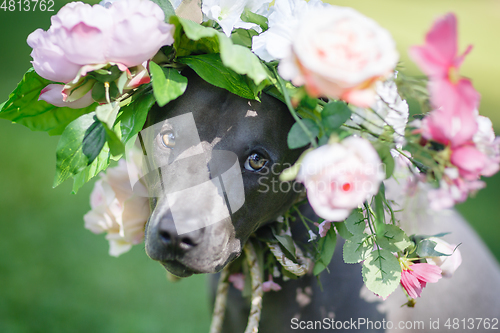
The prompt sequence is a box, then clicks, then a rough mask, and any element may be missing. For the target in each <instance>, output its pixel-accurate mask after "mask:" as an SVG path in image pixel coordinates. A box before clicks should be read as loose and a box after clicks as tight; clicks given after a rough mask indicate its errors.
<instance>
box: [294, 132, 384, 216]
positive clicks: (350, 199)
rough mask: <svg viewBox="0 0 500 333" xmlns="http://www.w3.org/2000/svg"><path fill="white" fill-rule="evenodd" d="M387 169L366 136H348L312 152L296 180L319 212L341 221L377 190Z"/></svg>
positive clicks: (305, 158) (307, 156) (317, 212)
mask: <svg viewBox="0 0 500 333" xmlns="http://www.w3.org/2000/svg"><path fill="white" fill-rule="evenodd" d="M384 178H385V172H384V170H383V167H382V163H381V161H380V158H379V156H378V154H377V152H376V151H375V149H374V148H373V146H372V145H371V144H370V142H369V141H368V140H366V139H363V138H359V137H349V138H347V139H344V140H343V141H341V142H339V143H333V144H327V145H324V146H321V147H319V148H317V149H315V150H313V151H311V152H309V153H308V154H307V155H306V156H305V157H304V159H303V161H302V164H301V166H300V170H299V173H298V175H297V180H298V181H300V182H302V183H304V185H305V187H306V189H307V198H308V199H309V203H310V204H311V206H312V208H313V209H314V211H315V212H316V214H318V216H320V217H322V218H324V219H327V220H329V221H342V220H344V219H345V218H346V217H347V216H349V213H350V212H351V210H352V209H354V208H356V207H358V206H359V205H361V204H362V203H363V202H364V201H365V200H367V199H369V198H370V197H371V196H373V195H374V194H376V193H377V191H378V188H379V185H380V183H381V181H382V180H383V179H384Z"/></svg>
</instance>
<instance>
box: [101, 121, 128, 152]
mask: <svg viewBox="0 0 500 333" xmlns="http://www.w3.org/2000/svg"><path fill="white" fill-rule="evenodd" d="M103 126H104V129H105V130H106V141H107V143H108V146H109V152H110V153H111V155H112V156H120V155H122V154H123V153H124V152H125V145H124V144H123V142H122V141H121V140H120V138H119V136H118V134H117V133H115V131H114V130H112V129H110V128H109V127H108V126H107V125H106V124H103Z"/></svg>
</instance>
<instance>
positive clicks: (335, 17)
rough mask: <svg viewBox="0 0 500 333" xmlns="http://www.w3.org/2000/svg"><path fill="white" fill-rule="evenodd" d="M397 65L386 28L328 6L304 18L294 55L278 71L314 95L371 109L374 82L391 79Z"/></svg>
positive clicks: (362, 16)
mask: <svg viewBox="0 0 500 333" xmlns="http://www.w3.org/2000/svg"><path fill="white" fill-rule="evenodd" d="M397 61H398V52H397V51H396V45H395V43H394V40H393V39H392V37H391V35H390V34H389V32H388V31H387V30H385V29H384V28H382V27H380V26H379V25H378V24H377V23H376V22H375V21H373V20H372V19H370V18H368V17H366V16H364V15H362V14H360V13H359V12H357V11H355V10H354V9H352V8H346V7H337V6H329V7H319V8H314V9H311V10H310V11H308V12H307V13H306V14H305V15H304V16H303V17H301V21H300V24H299V25H298V26H297V28H296V30H295V33H294V41H293V44H292V52H291V53H290V55H289V56H287V57H285V58H284V59H282V61H281V62H280V64H279V68H278V69H279V72H280V74H281V76H282V77H283V78H284V79H287V80H292V83H293V84H295V85H296V86H302V85H304V86H305V88H306V90H307V91H308V93H309V94H310V95H311V96H314V97H318V96H326V97H331V98H337V99H342V100H345V101H347V102H349V103H352V104H354V105H357V106H361V107H369V106H371V105H372V104H373V102H374V101H375V83H376V82H377V80H378V79H380V78H383V77H386V76H388V75H389V74H390V73H391V72H392V71H393V69H394V67H395V66H396V63H397Z"/></svg>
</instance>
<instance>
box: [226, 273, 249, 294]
mask: <svg viewBox="0 0 500 333" xmlns="http://www.w3.org/2000/svg"><path fill="white" fill-rule="evenodd" d="M227 280H228V281H229V282H231V283H232V284H233V286H234V287H235V288H236V289H238V290H241V291H243V288H244V287H245V275H244V274H243V273H234V274H231V275H229V277H228V278H227Z"/></svg>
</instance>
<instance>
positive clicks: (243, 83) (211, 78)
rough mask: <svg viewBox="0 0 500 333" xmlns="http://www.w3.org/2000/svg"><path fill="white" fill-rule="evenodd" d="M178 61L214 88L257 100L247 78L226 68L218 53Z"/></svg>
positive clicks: (188, 57)
mask: <svg viewBox="0 0 500 333" xmlns="http://www.w3.org/2000/svg"><path fill="white" fill-rule="evenodd" d="M177 61H178V62H180V63H182V64H186V65H188V66H189V67H190V68H192V69H193V70H194V71H195V72H196V73H197V74H198V75H199V76H200V77H201V78H202V79H203V80H205V81H207V82H208V83H210V84H213V85H214V86H217V87H219V88H223V89H226V90H227V91H230V92H232V93H233V94H236V95H238V96H241V97H243V98H248V99H256V98H257V94H256V93H255V92H254V90H253V89H252V88H251V87H250V86H249V84H248V81H247V80H246V78H245V77H244V76H242V75H239V74H238V73H236V72H235V71H233V70H231V69H230V68H228V67H226V66H225V65H224V64H223V63H222V60H221V58H220V55H219V54H217V53H212V54H200V55H197V56H187V57H182V58H177ZM153 83H154V81H153Z"/></svg>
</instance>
